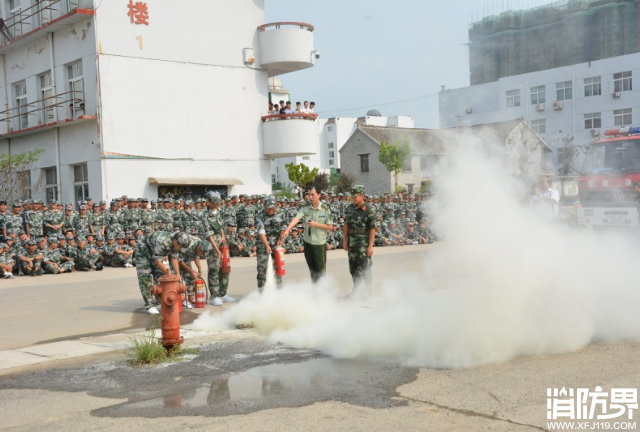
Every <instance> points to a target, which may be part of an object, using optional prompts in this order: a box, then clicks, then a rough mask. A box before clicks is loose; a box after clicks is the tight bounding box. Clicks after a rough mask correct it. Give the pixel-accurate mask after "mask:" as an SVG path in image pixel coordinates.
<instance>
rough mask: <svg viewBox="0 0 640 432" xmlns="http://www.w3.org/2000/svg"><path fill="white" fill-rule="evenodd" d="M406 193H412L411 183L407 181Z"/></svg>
mask: <svg viewBox="0 0 640 432" xmlns="http://www.w3.org/2000/svg"><path fill="white" fill-rule="evenodd" d="M407 193H413V183H407Z"/></svg>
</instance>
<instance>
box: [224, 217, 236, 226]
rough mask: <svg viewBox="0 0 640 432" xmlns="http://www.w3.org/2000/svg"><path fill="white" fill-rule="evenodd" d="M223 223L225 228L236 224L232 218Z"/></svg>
mask: <svg viewBox="0 0 640 432" xmlns="http://www.w3.org/2000/svg"><path fill="white" fill-rule="evenodd" d="M225 223H226V224H227V226H236V222H235V221H234V220H233V219H232V218H229V219H227V220H226V221H225Z"/></svg>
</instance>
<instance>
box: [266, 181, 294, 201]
mask: <svg viewBox="0 0 640 432" xmlns="http://www.w3.org/2000/svg"><path fill="white" fill-rule="evenodd" d="M276 185H277V186H278V187H277V188H276ZM271 191H272V192H273V195H275V196H276V197H280V196H282V197H285V198H287V199H288V198H297V196H298V194H296V193H295V192H294V191H293V186H287V185H284V184H282V183H280V182H278V183H274V185H273V188H272V189H271Z"/></svg>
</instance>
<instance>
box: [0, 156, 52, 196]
mask: <svg viewBox="0 0 640 432" xmlns="http://www.w3.org/2000/svg"><path fill="white" fill-rule="evenodd" d="M42 152H44V150H42V149H37V150H32V151H27V152H24V153H13V154H11V153H0V197H2V198H6V200H7V201H8V202H13V200H14V199H21V198H23V197H24V196H25V194H26V192H27V189H29V188H30V189H31V191H33V192H35V191H37V190H38V189H39V187H40V183H41V182H42V178H41V179H40V181H38V183H37V184H36V185H31V184H30V182H29V181H27V180H26V178H27V177H28V176H30V175H31V169H32V168H33V164H35V163H36V162H37V161H38V159H40V154H41V153H42Z"/></svg>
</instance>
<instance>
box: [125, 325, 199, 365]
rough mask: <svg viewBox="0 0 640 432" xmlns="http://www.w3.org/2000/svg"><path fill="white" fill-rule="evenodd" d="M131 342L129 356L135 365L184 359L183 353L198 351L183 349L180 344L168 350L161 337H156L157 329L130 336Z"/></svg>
mask: <svg viewBox="0 0 640 432" xmlns="http://www.w3.org/2000/svg"><path fill="white" fill-rule="evenodd" d="M129 342H130V350H129V352H128V353H127V357H128V360H129V362H130V363H131V364H133V365H134V366H142V365H152V364H159V363H165V362H173V361H182V360H183V359H182V358H181V357H182V356H183V355H187V354H197V352H198V351H197V350H195V349H192V348H186V349H183V348H182V347H181V346H180V345H174V346H173V348H171V349H170V350H168V351H167V350H166V349H165V348H164V346H163V345H162V342H161V341H160V339H159V338H158V337H156V331H155V329H153V330H151V332H150V333H149V334H145V335H141V336H132V337H129Z"/></svg>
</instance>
